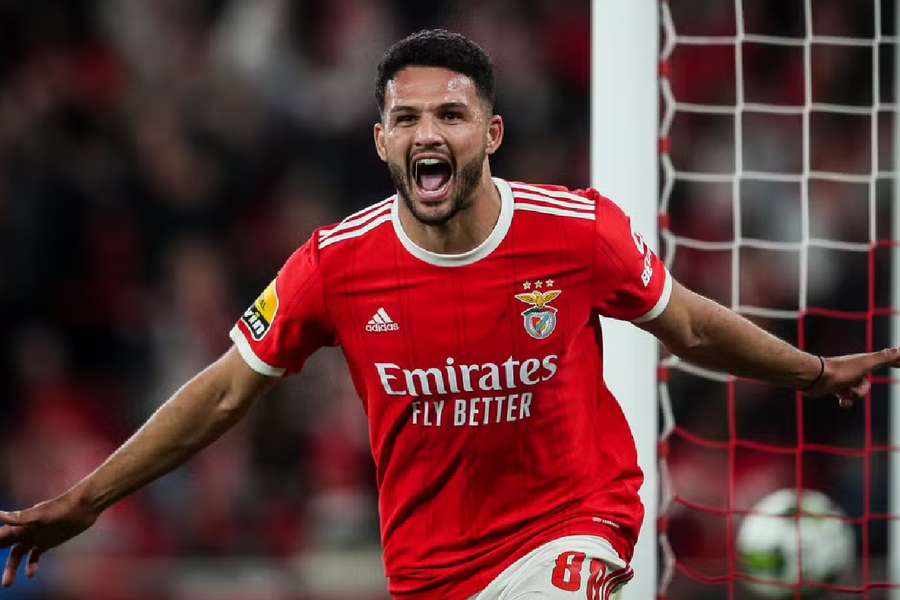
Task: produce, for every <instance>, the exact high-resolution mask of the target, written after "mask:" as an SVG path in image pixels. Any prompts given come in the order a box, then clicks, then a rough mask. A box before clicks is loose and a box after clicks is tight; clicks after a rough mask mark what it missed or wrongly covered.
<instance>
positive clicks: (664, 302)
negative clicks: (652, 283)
mask: <svg viewBox="0 0 900 600" xmlns="http://www.w3.org/2000/svg"><path fill="white" fill-rule="evenodd" d="M663 273H665V277H666V282H665V283H664V284H663V290H662V293H661V294H660V295H659V300H657V301H656V304H655V305H654V306H653V308H651V309H650V310H648V311H647V312H645V313H644V314H643V315H641V316H640V317H638V318H637V319H634V320H633V321H632V323H646V322H647V321H652V320H653V319H655V318H656V317H658V316H659V315H661V314H663V311H664V310H666V307H667V306H668V305H669V300H670V299H671V297H672V275H671V274H670V273H669V270H668V269H665V270H663Z"/></svg>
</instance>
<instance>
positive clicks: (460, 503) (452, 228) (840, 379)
mask: <svg viewBox="0 0 900 600" xmlns="http://www.w3.org/2000/svg"><path fill="white" fill-rule="evenodd" d="M376 99H377V101H378V107H379V110H380V112H381V120H380V121H379V122H378V123H376V124H375V127H374V137H375V148H376V151H377V153H378V156H379V157H380V158H381V159H382V160H383V161H384V162H385V163H387V166H388V170H389V171H390V174H391V177H392V178H393V181H394V184H395V186H396V189H397V194H396V195H395V196H392V197H390V198H388V199H386V200H383V201H381V202H379V203H377V204H374V205H372V206H370V207H369V208H366V209H364V210H362V211H359V212H358V213H356V214H353V215H351V216H349V217H347V218H346V219H344V220H343V221H342V222H340V223H339V224H337V225H333V226H330V227H325V228H322V229H319V230H317V231H316V232H315V233H314V234H313V235H312V237H311V238H310V239H309V240H308V241H307V242H306V243H305V244H304V245H303V246H302V247H301V248H300V249H298V250H297V251H296V252H295V253H294V254H293V255H292V256H291V257H290V258H289V259H288V261H287V262H286V263H285V265H284V267H283V268H282V269H281V271H280V272H279V273H278V275H277V277H276V278H275V279H274V280H273V281H272V283H271V284H270V285H269V286H268V287H267V288H266V289H265V290H264V291H263V293H262V294H261V295H260V297H259V298H258V299H257V300H256V301H255V302H254V303H253V305H252V306H250V308H249V309H247V311H246V312H245V313H244V314H243V316H242V317H241V318H240V319H239V320H238V322H237V324H236V325H235V326H234V328H233V329H232V331H231V338H232V340H233V341H234V346H233V347H232V348H231V349H230V350H229V351H228V352H227V353H226V354H225V355H224V356H223V357H222V358H220V359H219V360H217V361H216V362H215V363H213V364H212V365H210V366H209V367H208V368H207V369H205V370H204V371H202V372H201V373H199V374H198V375H197V376H196V377H194V378H193V379H192V380H191V381H189V382H188V383H187V384H185V385H184V386H183V387H182V388H181V389H180V390H178V391H177V392H176V393H175V394H174V395H173V396H172V397H171V398H170V399H169V400H168V401H167V402H165V403H164V404H163V405H162V406H161V407H160V408H159V410H157V412H156V413H155V414H154V415H153V416H152V417H151V418H150V419H149V420H148V421H147V423H146V424H145V425H144V426H143V427H142V428H141V429H140V430H139V431H138V432H137V433H135V434H134V435H133V436H132V437H131V439H129V440H128V441H127V442H125V443H124V444H123V445H122V446H121V447H120V448H119V449H118V450H117V451H116V452H115V453H113V454H112V455H111V456H110V457H109V458H108V459H107V460H106V462H104V463H103V464H102V465H101V466H100V467H99V468H98V469H97V470H96V471H94V472H93V473H91V474H90V475H88V476H87V477H85V478H84V479H83V480H82V481H80V482H79V483H78V484H76V485H75V486H74V487H72V488H71V489H70V490H68V491H66V492H65V493H63V494H62V495H60V496H58V497H57V498H54V499H52V500H49V501H46V502H42V503H40V504H38V505H36V506H34V507H32V508H30V509H27V510H23V511H17V512H12V513H0V521H2V522H3V523H5V524H6V527H4V528H3V529H0V546H11V547H12V550H11V552H10V557H9V560H8V562H7V565H6V569H5V571H4V573H3V584H4V585H10V584H12V583H13V581H14V579H15V572H16V570H17V568H18V566H19V564H20V563H21V562H22V561H23V560H26V557H27V567H26V568H27V572H28V574H29V575H33V574H34V573H35V572H36V571H37V566H38V560H39V558H40V556H41V554H42V553H43V552H45V551H46V550H48V549H50V548H52V547H54V546H56V545H59V544H61V543H62V542H64V541H66V540H67V539H69V538H71V537H72V536H74V535H76V534H78V533H79V532H81V531H83V530H84V529H86V528H87V527H89V526H90V525H91V524H92V523H93V522H94V521H95V520H96V519H97V517H98V516H99V515H100V513H101V512H102V511H103V510H104V509H105V508H107V507H108V506H110V505H111V504H113V503H114V502H116V501H117V500H119V499H121V498H122V497H124V496H126V495H127V494H130V493H131V492H133V491H135V490H136V489H138V488H139V487H141V486H143V485H144V484H146V483H148V482H149V481H151V480H153V479H155V478H156V477H158V476H160V475H162V474H163V473H165V472H167V471H169V470H171V469H172V468H174V467H175V466H177V465H178V464H180V463H182V462H183V461H184V460H186V459H187V458H189V457H190V456H191V455H193V454H194V453H195V452H197V451H198V450H200V449H201V448H203V447H204V446H206V445H208V444H209V443H210V442H212V441H213V440H215V439H216V438H217V437H218V436H219V435H221V434H222V433H223V432H224V431H225V430H226V429H228V428H229V427H231V426H232V425H233V424H234V423H236V422H237V421H238V420H239V419H240V418H241V417H242V416H243V415H244V414H245V413H246V412H247V410H248V409H249V407H250V405H251V404H252V403H253V401H254V400H255V399H256V398H257V397H259V396H260V395H262V394H263V393H264V392H265V391H266V390H268V389H269V388H270V387H272V385H274V382H275V381H277V379H278V378H279V377H281V376H283V375H285V374H288V373H294V372H297V371H299V370H300V369H301V368H302V366H303V363H304V361H305V360H306V358H307V357H308V356H309V355H310V354H311V353H312V352H314V351H315V350H316V349H317V348H319V347H321V346H324V345H336V344H339V345H340V346H341V348H342V350H343V352H344V354H345V356H346V359H347V362H348V364H349V366H350V371H351V374H352V376H353V381H354V384H355V386H356V389H357V391H358V393H359V396H360V398H361V400H362V403H363V408H364V409H365V411H366V414H367V415H368V419H369V427H370V437H371V444H372V454H373V456H374V459H375V464H376V468H377V481H378V487H379V493H380V515H381V535H382V541H383V545H384V561H385V568H386V572H387V575H388V577H389V580H390V592H391V594H392V595H394V596H395V597H424V598H432V597H433V598H470V597H475V598H478V599H479V600H487V599H494V598H519V597H525V596H529V597H532V596H533V597H540V598H570V597H573V596H572V593H573V592H579V593H581V594H587V597H588V598H609V597H610V596H611V595H612V594H613V593H615V591H616V590H617V589H618V588H619V587H620V586H621V585H623V584H624V583H626V582H627V581H628V580H629V579H630V578H631V569H630V568H629V566H628V561H629V559H630V557H631V553H632V549H633V547H634V544H635V541H636V539H637V535H638V530H639V528H640V524H641V520H642V518H643V508H642V506H641V503H640V500H639V498H638V488H639V487H640V485H641V481H642V475H641V472H640V469H639V468H638V466H637V460H636V455H635V450H634V443H633V441H632V438H631V433H630V431H629V429H628V425H627V423H626V422H625V419H624V417H623V415H622V412H621V410H620V408H619V406H618V404H617V402H616V401H615V399H614V398H613V396H612V395H611V394H610V392H609V390H608V389H607V388H606V385H605V384H604V382H603V378H602V373H603V356H602V345H601V341H600V340H601V337H600V324H599V319H598V316H599V315H605V316H609V317H614V318H617V319H624V320H629V321H633V322H635V323H636V324H638V325H639V326H640V327H642V328H643V329H645V330H647V331H649V332H650V333H652V334H654V335H656V336H657V337H658V338H659V339H660V340H662V341H663V343H665V344H666V345H667V346H668V347H669V348H670V349H671V350H672V351H673V352H675V353H676V354H679V355H680V356H682V357H684V358H685V359H687V360H689V361H691V362H695V363H697V364H700V365H703V366H706V367H710V368H716V369H721V370H726V371H729V372H731V373H734V374H736V375H740V376H744V377H753V378H758V379H762V380H766V381H769V382H772V383H776V384H780V385H784V386H789V387H794V388H797V389H802V390H804V391H806V392H808V393H809V394H811V395H816V396H819V395H822V396H824V395H837V396H838V398H839V399H840V401H841V402H842V403H844V404H849V403H851V402H852V401H853V400H854V399H857V398H860V397H862V396H864V395H865V394H867V393H868V389H869V383H868V382H867V380H866V376H867V375H868V373H869V372H870V371H871V370H872V369H874V368H876V367H879V366H883V365H891V366H898V365H900V350H898V349H891V350H886V351H883V352H879V353H873V354H860V355H853V356H843V357H834V358H828V359H824V358H821V357H817V356H813V355H810V354H807V353H804V352H801V351H799V350H797V349H796V348H793V347H792V346H790V345H788V344H786V343H784V342H782V341H780V340H778V339H777V338H775V337H773V336H771V335H769V334H767V333H766V332H764V331H762V330H761V329H759V328H758V327H756V326H754V325H753V324H751V323H750V322H748V321H747V320H745V319H743V318H741V317H740V316H738V315H736V314H735V313H732V312H731V311H729V310H727V309H725V308H723V307H721V306H719V305H718V304H716V303H714V302H712V301H710V300H707V299H705V298H703V297H701V296H698V295H696V294H694V293H692V292H690V291H688V290H686V289H685V288H683V287H682V286H681V285H679V284H678V283H677V282H675V281H674V280H673V279H672V277H671V275H670V274H669V273H668V272H667V271H666V268H665V266H664V265H663V264H662V262H661V261H660V260H659V259H658V258H657V257H656V256H655V255H654V253H653V252H652V251H651V250H650V249H649V247H648V246H647V244H646V243H645V242H644V240H643V239H642V238H641V236H640V234H638V233H637V232H634V231H633V230H632V229H631V225H630V221H629V219H628V217H627V216H626V215H625V214H624V213H623V212H622V211H621V210H620V209H619V208H618V207H617V206H616V205H615V204H613V203H612V202H611V201H610V200H608V199H606V198H604V197H603V196H601V195H600V194H598V193H597V192H596V191H594V190H587V191H575V192H572V191H568V190H566V189H565V188H561V187H557V186H546V185H530V184H525V183H512V182H507V181H504V180H502V179H498V178H494V177H492V176H491V171H490V161H489V157H490V156H491V155H492V154H494V152H496V151H497V150H498V149H499V148H500V145H501V143H502V141H503V120H502V118H501V117H500V116H499V115H496V114H494V112H493V103H494V78H493V72H492V67H491V63H490V59H489V58H488V56H487V54H486V53H485V52H484V51H483V50H482V49H481V48H479V47H478V46H477V45H475V44H474V43H472V42H471V41H469V40H468V39H466V38H464V37H463V36H461V35H458V34H454V33H449V32H447V31H443V30H436V31H423V32H419V33H417V34H414V35H412V36H410V37H408V38H406V39H404V40H402V41H400V42H398V43H397V44H395V45H394V46H393V47H392V48H390V49H389V50H388V51H387V53H386V54H385V56H384V58H383V60H382V62H381V64H380V65H379V70H378V79H377V84H376ZM648 402H650V399H649V398H648Z"/></svg>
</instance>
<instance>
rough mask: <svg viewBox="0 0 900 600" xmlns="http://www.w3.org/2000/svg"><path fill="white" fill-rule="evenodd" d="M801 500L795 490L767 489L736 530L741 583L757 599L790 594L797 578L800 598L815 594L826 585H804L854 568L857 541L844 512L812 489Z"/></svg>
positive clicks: (837, 576)
mask: <svg viewBox="0 0 900 600" xmlns="http://www.w3.org/2000/svg"><path fill="white" fill-rule="evenodd" d="M799 500H800V502H798V494H797V490H796V489H782V490H778V491H777V492H774V493H772V494H769V495H768V496H766V497H765V498H763V499H762V500H761V501H760V502H759V503H758V504H756V505H755V506H754V507H753V508H752V509H751V511H750V514H748V515H747V516H746V517H745V518H744V520H743V522H742V523H741V525H740V529H739V530H738V536H737V551H738V561H739V566H740V571H741V572H742V573H743V574H744V575H746V576H747V577H748V579H744V584H745V585H746V586H747V587H748V588H749V589H751V590H752V591H753V592H754V593H755V594H756V595H757V596H759V597H761V598H793V597H794V592H795V591H796V589H797V585H800V584H801V582H802V584H804V585H802V588H801V589H802V590H803V595H804V597H805V598H815V597H817V596H819V595H821V594H823V593H824V590H822V589H821V587H816V586H809V585H806V584H809V583H834V582H837V581H840V580H841V579H842V578H843V577H844V576H845V575H846V574H847V572H848V571H849V570H850V569H851V568H852V567H853V564H854V559H855V556H856V542H855V539H854V534H853V529H852V527H851V526H850V525H849V524H848V523H847V522H846V521H845V520H843V519H845V518H846V515H845V513H844V511H843V510H841V508H840V507H839V506H838V505H837V504H836V503H835V502H834V501H832V500H831V499H830V498H829V497H828V496H826V495H825V494H823V493H821V492H817V491H813V490H803V493H802V498H799ZM798 515H799V516H798ZM798 528H799V531H798ZM801 564H802V567H801Z"/></svg>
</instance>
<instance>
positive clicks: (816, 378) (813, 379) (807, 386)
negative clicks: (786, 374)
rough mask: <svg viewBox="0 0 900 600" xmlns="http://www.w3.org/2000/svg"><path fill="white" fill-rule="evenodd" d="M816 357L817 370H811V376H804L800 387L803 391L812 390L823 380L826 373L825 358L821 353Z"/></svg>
mask: <svg viewBox="0 0 900 600" xmlns="http://www.w3.org/2000/svg"><path fill="white" fill-rule="evenodd" d="M815 358H816V363H817V364H816V367H815V370H814V371H810V373H811V376H807V377H805V378H802V381H801V384H800V388H799V389H800V391H801V392H809V391H811V390H812V389H813V388H814V387H816V386H817V385H818V384H819V383H820V382H821V381H822V379H823V376H824V375H825V358H824V357H823V356H821V355H818V356H816V357H815Z"/></svg>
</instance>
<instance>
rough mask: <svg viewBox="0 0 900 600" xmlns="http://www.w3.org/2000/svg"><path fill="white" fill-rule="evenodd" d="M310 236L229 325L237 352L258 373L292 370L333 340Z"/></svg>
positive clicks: (267, 373)
mask: <svg viewBox="0 0 900 600" xmlns="http://www.w3.org/2000/svg"><path fill="white" fill-rule="evenodd" d="M314 239H315V235H314V236H313V238H312V239H311V240H309V241H307V242H306V243H305V244H304V245H303V246H301V247H300V248H299V249H298V250H297V251H296V252H294V254H293V255H291V257H290V258H289V259H288V260H287V262H286V263H285V264H284V266H283V267H282V268H281V270H280V271H279V272H278V275H276V277H275V279H273V280H272V282H271V283H270V284H269V285H268V286H267V287H266V289H265V290H263V292H262V293H261V294H260V295H259V297H258V298H257V299H256V300H255V301H254V302H253V304H251V305H250V307H249V308H248V309H247V310H246V311H244V314H243V315H241V317H240V319H238V321H237V323H235V325H234V327H232V329H231V332H230V337H231V339H232V341H233V342H234V344H235V346H236V347H237V349H238V351H239V352H240V354H241V356H242V357H243V358H244V360H245V361H246V362H247V364H248V365H250V367H251V368H252V369H253V370H254V371H256V372H258V373H261V374H263V375H268V376H270V377H281V376H282V375H285V374H286V373H295V372H297V371H299V370H300V369H301V368H302V367H303V363H304V362H306V359H307V358H309V356H310V355H311V354H312V353H313V352H315V351H316V350H317V349H319V348H320V347H322V346H333V345H335V343H336V340H335V333H334V327H333V326H332V323H331V319H330V318H329V315H328V311H327V309H326V305H325V297H324V288H323V285H322V274H321V272H320V266H319V261H318V253H317V252H316V248H315V243H314Z"/></svg>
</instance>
